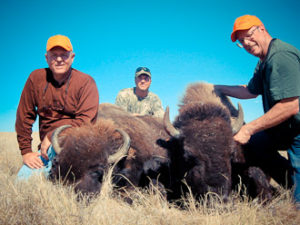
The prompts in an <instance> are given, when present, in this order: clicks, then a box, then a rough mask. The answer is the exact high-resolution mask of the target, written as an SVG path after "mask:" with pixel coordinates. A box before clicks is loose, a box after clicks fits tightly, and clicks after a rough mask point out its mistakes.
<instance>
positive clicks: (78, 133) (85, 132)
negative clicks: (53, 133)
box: [51, 103, 169, 193]
mask: <svg viewBox="0 0 300 225" xmlns="http://www.w3.org/2000/svg"><path fill="white" fill-rule="evenodd" d="M116 129H122V130H124V131H125V132H126V133H127V134H128V135H129V136H130V139H131V145H130V148H129V151H128V155H127V156H126V157H125V158H123V159H122V160H121V161H120V162H119V163H118V164H117V165H116V166H115V169H114V171H113V175H114V182H115V184H117V185H118V186H126V187H129V186H131V183H132V184H133V185H135V186H145V185H147V184H148V183H149V178H150V179H153V181H155V180H156V179H157V177H158V175H159V174H162V175H161V176H160V178H159V179H167V178H169V175H168V171H167V170H166V169H165V168H166V167H168V164H169V158H168V151H167V150H166V149H164V148H162V147H160V146H159V145H157V144H156V141H157V140H158V139H160V138H162V139H165V138H168V137H169V135H168V134H167V133H166V131H165V130H164V126H163V122H162V120H161V119H158V118H154V117H151V116H133V115H132V114H130V113H127V112H125V111H123V110H122V109H121V108H119V107H117V106H115V105H112V104H108V103H106V104H105V103H104V104H100V106H99V112H98V119H97V123H96V124H95V125H85V126H82V127H79V128H71V129H67V130H66V131H65V132H64V133H63V137H61V138H60V139H61V141H60V142H61V146H62V148H63V150H62V151H61V153H60V154H59V155H58V157H57V158H56V160H55V161H54V163H53V168H52V171H51V177H52V179H55V178H57V177H58V176H61V177H62V178H63V179H66V180H67V181H68V182H76V183H77V185H76V189H77V190H78V191H81V192H83V193H97V192H99V191H100V188H101V182H102V176H103V173H104V172H105V171H106V170H107V167H108V166H109V165H108V163H107V159H108V156H109V155H111V154H112V153H114V152H115V151H116V150H117V149H118V148H119V147H120V145H122V143H123V140H122V138H121V136H120V134H119V133H118V132H116ZM164 171H166V172H164ZM124 177H126V178H127V179H128V180H129V181H130V182H128V180H127V179H125V178H124Z"/></svg>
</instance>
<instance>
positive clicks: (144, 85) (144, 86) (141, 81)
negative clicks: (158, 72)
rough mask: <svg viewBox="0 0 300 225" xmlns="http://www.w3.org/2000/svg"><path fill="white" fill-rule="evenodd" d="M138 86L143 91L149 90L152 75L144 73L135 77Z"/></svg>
mask: <svg viewBox="0 0 300 225" xmlns="http://www.w3.org/2000/svg"><path fill="white" fill-rule="evenodd" d="M135 84H136V88H138V89H139V90H141V91H147V90H148V89H149V87H150V84H151V77H149V76H148V75H145V74H142V75H140V76H138V77H136V78H135Z"/></svg>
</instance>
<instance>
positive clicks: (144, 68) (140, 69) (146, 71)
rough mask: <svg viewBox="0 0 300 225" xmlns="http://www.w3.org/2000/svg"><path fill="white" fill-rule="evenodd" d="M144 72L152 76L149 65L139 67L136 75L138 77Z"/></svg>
mask: <svg viewBox="0 0 300 225" xmlns="http://www.w3.org/2000/svg"><path fill="white" fill-rule="evenodd" d="M142 74H145V75H148V76H149V77H151V72H150V70H149V69H148V68H147V67H138V68H137V69H136V71H135V77H138V76H140V75H142Z"/></svg>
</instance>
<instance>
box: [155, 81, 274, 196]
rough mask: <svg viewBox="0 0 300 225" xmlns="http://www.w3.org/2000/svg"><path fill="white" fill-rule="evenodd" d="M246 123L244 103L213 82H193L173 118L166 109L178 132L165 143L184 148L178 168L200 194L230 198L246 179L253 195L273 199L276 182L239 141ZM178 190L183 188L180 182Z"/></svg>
mask: <svg viewBox="0 0 300 225" xmlns="http://www.w3.org/2000/svg"><path fill="white" fill-rule="evenodd" d="M243 123H244V119H243V111H242V107H241V106H240V104H238V109H236V108H235V107H234V106H233V104H232V103H231V101H230V99H229V98H228V97H227V96H224V95H222V94H221V93H218V92H217V91H215V89H214V86H213V85H212V84H207V83H195V84H191V85H190V86H189V87H188V88H187V90H186V92H185V95H184V97H183V100H182V104H180V108H179V115H178V116H177V117H176V119H175V121H174V123H173V124H171V122H170V119H169V109H167V110H166V113H165V116H164V124H165V129H166V130H167V132H168V133H169V134H170V135H171V136H172V138H171V139H170V140H169V141H161V143H160V144H161V145H162V146H165V147H166V148H169V149H172V151H178V152H181V154H182V155H183V160H181V161H178V168H179V170H178V172H177V173H175V174H178V175H179V176H182V177H185V179H186V182H187V184H188V185H189V186H190V187H191V190H192V193H193V194H194V195H195V196H202V195H203V194H205V193H207V192H209V191H211V192H215V193H218V194H220V195H222V196H223V198H224V199H225V200H226V199H227V197H228V195H229V193H230V192H231V190H232V188H236V185H237V184H239V183H240V180H241V181H242V183H243V184H244V185H245V186H246V187H247V189H248V193H249V195H250V196H251V197H257V196H260V197H261V198H262V199H270V197H271V193H272V188H271V186H270V184H269V181H268V179H267V178H266V176H265V174H264V173H263V172H262V170H261V169H260V168H258V167H251V166H250V165H249V164H248V163H247V160H246V159H245V157H244V154H243V149H242V146H240V145H238V144H236V143H235V142H234V141H233V135H234V134H235V133H236V132H238V130H239V129H240V127H241V126H242V125H243ZM177 180H180V178H178V179H177ZM177 190H178V191H180V190H181V186H180V184H179V183H178V185H177ZM177 194H178V193H177Z"/></svg>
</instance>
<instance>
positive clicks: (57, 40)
mask: <svg viewBox="0 0 300 225" xmlns="http://www.w3.org/2000/svg"><path fill="white" fill-rule="evenodd" d="M56 46H59V47H62V48H64V49H65V50H67V51H72V50H73V47H72V44H71V41H70V39H69V38H68V37H66V36H63V35H60V34H58V35H54V36H52V37H50V38H49V39H48V41H47V47H46V50H47V51H49V50H50V49H52V48H54V47H56Z"/></svg>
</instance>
